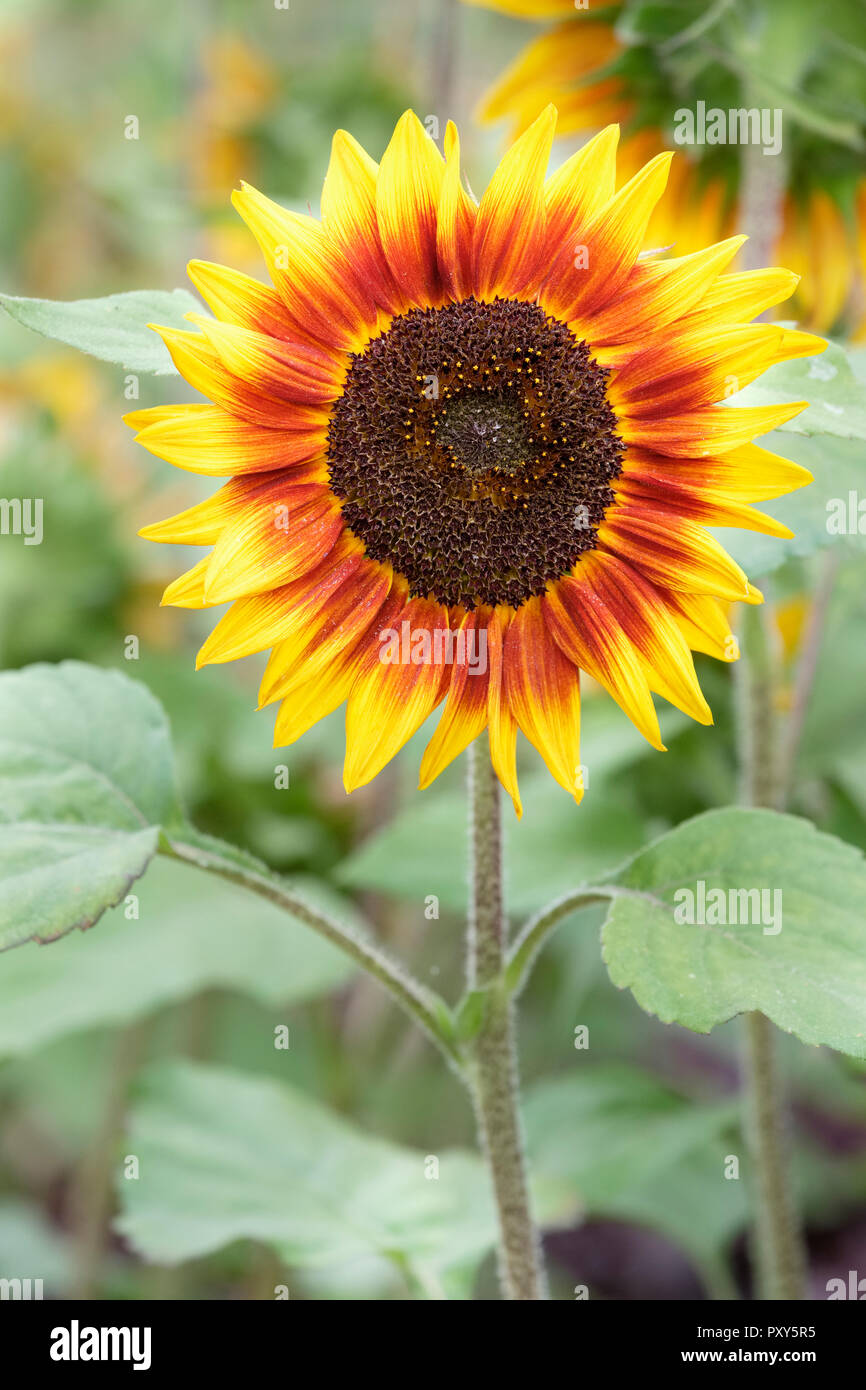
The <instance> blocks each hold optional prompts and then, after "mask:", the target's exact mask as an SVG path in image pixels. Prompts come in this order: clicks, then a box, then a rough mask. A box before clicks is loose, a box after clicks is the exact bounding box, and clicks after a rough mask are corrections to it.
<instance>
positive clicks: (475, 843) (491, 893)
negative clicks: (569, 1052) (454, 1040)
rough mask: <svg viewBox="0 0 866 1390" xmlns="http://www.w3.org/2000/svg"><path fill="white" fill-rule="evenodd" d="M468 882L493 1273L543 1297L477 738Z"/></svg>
mask: <svg viewBox="0 0 866 1390" xmlns="http://www.w3.org/2000/svg"><path fill="white" fill-rule="evenodd" d="M469 801H470V833H471V853H472V882H471V901H470V915H469V926H468V934H467V947H468V960H467V975H468V986H469V989H470V990H473V991H477V990H480V991H483V992H484V995H485V1000H484V1005H485V1006H484V1011H483V1017H482V1021H481V1025H480V1027H479V1029H478V1032H477V1034H476V1036H475V1038H474V1040H473V1047H472V1056H471V1061H470V1069H471V1088H472V1095H473V1099H474V1102H475V1113H476V1118H477V1122H478V1134H479V1139H480V1142H481V1147H482V1149H483V1151H484V1155H485V1157H486V1159H487V1163H488V1166H489V1169H490V1175H491V1179H492V1182H493V1192H494V1196H495V1200H496V1209H497V1213H498V1217H499V1233H500V1240H499V1250H498V1257H499V1277H500V1281H501V1284H502V1290H503V1293H504V1295H505V1297H506V1298H508V1299H521V1300H537V1299H544V1298H546V1297H547V1287H546V1281H545V1277H544V1269H543V1264H542V1257H541V1245H540V1241H539V1238H538V1233H537V1231H536V1228H535V1225H534V1223H533V1220H532V1214H531V1210H530V1203H529V1190H528V1186H527V1181H526V1163H525V1159H524V1154H523V1135H522V1131H521V1124H520V1114H519V1109H518V1067H517V1046H516V1038H515V1016H514V1004H513V1001H512V999H511V996H510V994H509V991H508V988H507V984H506V978H505V973H506V926H505V912H504V906H503V894H502V827H501V813H500V795H499V782H498V780H497V778H496V774H495V772H494V771H493V768H492V767H491V764H490V760H489V758H488V756H487V750H486V746H479V743H478V741H477V740H476V742H475V743H474V744H473V745H472V746H471V747H470V749H469Z"/></svg>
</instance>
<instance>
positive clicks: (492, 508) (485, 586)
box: [127, 107, 824, 811]
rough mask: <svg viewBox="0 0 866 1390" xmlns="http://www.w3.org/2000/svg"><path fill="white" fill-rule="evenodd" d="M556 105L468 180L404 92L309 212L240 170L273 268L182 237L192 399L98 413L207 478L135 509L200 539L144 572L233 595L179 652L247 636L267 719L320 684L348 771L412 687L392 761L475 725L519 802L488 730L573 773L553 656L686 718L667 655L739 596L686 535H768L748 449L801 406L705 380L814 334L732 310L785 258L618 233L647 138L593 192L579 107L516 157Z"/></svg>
mask: <svg viewBox="0 0 866 1390" xmlns="http://www.w3.org/2000/svg"><path fill="white" fill-rule="evenodd" d="M555 123H556V112H555V110H554V109H553V108H552V107H550V108H548V109H547V110H545V111H544V112H543V113H542V115H541V116H540V117H539V118H538V119H537V120H536V121H535V122H534V123H533V124H532V125H531V126H530V128H529V129H528V130H527V131H526V132H525V133H524V134H523V135H522V136H521V137H520V138H519V139H518V140H517V141H516V143H515V144H514V145H513V146H512V147H511V149H510V150H509V151H508V152H507V154H506V155H505V156H504V158H503V159H502V161H501V163H500V165H499V167H498V168H497V169H496V171H495V173H494V175H493V177H492V179H491V181H490V184H489V186H488V188H487V190H486V191H485V193H484V195H483V197H482V198H481V200H480V202H476V201H475V200H474V199H473V197H472V196H471V195H470V194H469V192H468V191H467V189H466V187H465V185H464V183H463V179H462V176H461V170H460V151H459V141H458V136H457V132H456V130H455V129H454V127H453V126H452V125H449V127H448V130H447V132H446V136H445V140H444V152H442V153H440V151H439V150H438V148H437V147H436V145H435V144H434V143H433V141H432V140H431V139H430V138H429V136H428V135H427V134H426V132H425V130H424V128H423V126H422V125H421V123H420V122H419V121H418V119H417V117H416V116H415V115H414V114H413V113H412V112H407V113H406V114H405V115H404V116H403V117H402V118H401V120H400V121H399V122H398V124H397V127H396V129H395V132H394V135H393V138H392V139H391V142H390V144H389V145H388V148H387V149H386V151H385V153H384V155H383V157H382V160H381V163H380V164H378V165H377V164H376V163H374V161H373V160H372V159H371V158H370V157H369V155H368V154H367V153H366V152H365V151H364V150H363V149H362V148H361V147H360V146H359V145H358V144H357V143H356V142H355V141H354V140H353V139H352V137H351V136H349V135H347V134H346V133H345V132H342V131H341V132H338V134H337V135H336V136H335V138H334V146H333V153H332V157H331V162H330V165H329V168H328V172H327V177H326V179H325V184H324V190H323V194H322V208H321V218H320V219H315V218H313V217H306V216H300V215H299V214H297V213H294V212H288V211H286V210H285V209H283V208H281V207H279V206H278V205H277V204H276V203H273V202H271V201H270V200H269V199H267V198H266V197H264V196H263V195H262V194H260V193H258V192H256V191H255V190H254V189H252V188H249V187H247V186H244V187H243V188H242V189H241V191H240V192H238V193H236V194H235V195H234V202H235V206H236V207H237V209H238V211H239V212H240V214H241V216H242V217H243V219H244V220H245V222H246V223H247V225H248V226H249V228H250V230H251V231H252V233H253V235H254V236H255V238H256V240H257V241H258V243H259V246H260V248H261V250H262V252H263V255H264V258H265V261H266V264H267V266H268V270H269V272H270V277H271V281H272V283H271V285H265V284H261V283H259V282H258V281H256V280H252V279H250V278H249V277H248V276H245V275H242V274H239V273H238V272H235V271H232V270H229V269H226V268H225V267H223V266H216V265H210V264H205V263H203V262H193V263H192V264H191V265H190V268H189V269H190V275H191V277H192V280H193V282H194V284H195V285H196V286H197V288H198V290H199V291H200V293H201V295H202V297H203V298H204V299H205V301H206V302H207V304H208V306H209V308H210V310H211V313H212V315H213V317H204V316H202V317H198V316H196V317H195V328H194V330H191V331H189V332H186V331H183V332H181V331H177V330H173V329H167V328H161V329H159V330H158V331H159V332H160V333H161V334H162V336H163V338H164V340H165V342H166V343H167V345H168V348H169V351H170V352H171V354H172V357H173V359H174V362H175V365H176V366H177V368H178V370H179V371H180V372H181V373H182V374H183V375H184V376H185V377H186V378H187V380H188V381H189V382H190V383H191V384H192V385H193V386H195V387H196V388H197V389H198V390H199V391H200V392H202V394H203V395H204V396H205V397H206V398H207V400H206V402H205V403H202V404H195V405H179V406H169V407H157V408H156V409H154V410H144V411H137V412H135V413H134V414H133V415H132V416H129V417H127V419H128V422H129V423H130V424H131V425H133V426H134V427H135V428H136V429H137V430H138V431H139V434H138V439H139V441H140V442H141V443H142V444H143V445H144V446H145V447H146V448H148V449H149V450H151V452H153V453H155V454H157V455H159V456H160V457H162V458H165V459H168V460H169V461H170V462H172V463H174V464H176V465H178V466H179V467H181V468H186V469H191V470H193V471H197V472H200V473H205V474H208V475H213V476H223V477H225V478H227V479H228V481H227V482H225V483H224V485H223V486H222V487H221V488H220V490H219V491H218V492H216V493H215V494H214V496H213V497H211V498H210V499H209V500H208V501H206V502H204V503H200V504H199V505H197V506H194V507H191V508H190V509H189V510H188V511H185V512H182V513H181V514H180V515H179V516H175V517H173V518H171V519H170V520H168V521H165V522H162V523H159V524H157V525H155V526H149V527H145V528H144V530H143V532H142V534H143V535H145V536H148V537H149V538H151V539H153V540H159V541H172V542H181V543H184V544H193V545H202V546H204V547H206V548H207V553H206V554H205V557H204V558H203V559H202V560H201V561H200V562H199V563H198V564H197V565H195V566H194V567H193V569H191V570H190V571H189V572H188V573H186V574H184V575H182V576H181V577H180V578H179V579H178V580H176V581H175V582H174V583H173V584H171V585H170V586H169V588H168V589H167V591H166V594H165V597H164V602H166V603H173V604H176V605H178V606H180V607H187V608H204V607H210V606H215V605H219V604H224V603H230V604H231V606H230V607H229V609H228V611H227V612H226V613H225V614H224V615H223V617H222V618H221V619H220V621H219V622H218V623H217V625H216V627H215V628H214V630H213V632H212V633H211V635H210V636H209V637H208V639H207V641H206V642H205V644H204V646H203V647H202V649H201V652H200V654H199V664H203V663H205V662H223V661H231V660H234V659H235V658H237V657H243V656H246V655H248V654H250V653H253V652H258V651H263V650H265V649H270V658H269V661H268V663H267V667H266V670H265V673H264V677H263V680H262V686H261V702H262V704H269V703H271V702H277V701H278V702H279V712H278V714H277V721H276V732H275V743H276V744H277V745H283V744H287V743H291V742H293V741H294V740H295V739H297V738H299V737H300V736H301V735H302V734H303V733H304V732H305V731H306V730H307V729H308V728H309V727H310V726H311V725H312V724H313V723H315V722H316V721H317V720H319V719H321V718H322V717H323V716H324V715H326V714H328V713H330V712H331V711H332V710H334V709H336V708H337V707H338V706H339V705H341V704H342V703H343V702H344V701H345V702H347V710H346V733H347V750H346V763H345V783H346V787H347V790H352V789H353V788H355V787H357V786H360V785H362V784H363V783H365V782H367V781H369V780H370V779H371V778H372V777H374V776H375V775H376V773H378V772H379V771H380V770H381V768H382V767H383V766H384V765H385V764H386V763H387V762H388V760H389V759H390V758H392V757H393V756H394V754H395V753H396V752H397V751H398V750H399V749H400V748H401V747H402V746H403V744H405V743H406V741H407V740H408V739H409V738H410V737H411V736H412V735H413V734H414V733H415V732H416V730H417V729H418V728H419V727H420V725H421V724H422V723H423V722H424V721H425V719H426V718H427V717H428V716H429V715H430V714H431V713H432V712H433V711H434V710H435V709H436V708H437V706H439V705H440V704H443V703H444V709H443V712H442V716H441V719H440V721H439V724H438V726H437V728H436V731H435V733H434V734H433V736H432V738H431V740H430V743H429V745H428V747H427V750H426V752H425V754H424V757H423V760H422V764H421V785H422V786H426V785H427V784H428V783H429V782H430V781H432V780H433V778H434V777H436V776H437V775H438V773H439V772H441V771H442V769H443V768H444V767H445V766H446V765H447V764H448V763H449V762H451V760H452V759H453V758H455V757H456V756H457V754H459V753H460V752H461V751H463V749H465V748H466V746H467V745H468V744H469V743H470V742H471V741H472V740H473V739H474V738H476V737H477V736H478V735H479V734H480V733H481V732H482V731H483V730H484V729H485V728H486V729H488V731H489V740H490V750H491V755H492V758H493V763H494V766H495V768H496V770H497V773H498V775H499V777H500V780H501V781H502V783H503V784H504V786H505V787H506V788H507V790H508V791H509V792H510V794H511V795H512V797H513V799H514V802H515V806H516V807H517V808H518V811H519V804H520V803H519V793H518V788H517V777H516V770H515V762H516V758H515V749H516V739H517V731H518V729H520V730H521V731H522V732H523V733H524V734H525V736H526V737H527V738H528V739H529V740H530V742H531V743H533V744H534V746H535V747H536V748H537V750H538V751H539V753H540V754H541V756H542V757H543V758H544V760H545V762H546V763H547V766H548V767H549V769H550V771H551V773H552V774H553V776H554V777H555V778H556V780H557V781H558V782H560V783H561V784H562V785H563V786H564V787H566V788H567V789H568V791H570V792H571V793H572V795H574V796H575V798H576V799H578V800H579V799H580V797H581V795H582V791H583V778H582V774H581V762H580V752H579V728H580V672H581V671H583V672H585V673H587V674H588V675H589V676H590V677H592V678H593V679H594V680H595V681H597V682H598V683H599V684H601V685H602V686H604V687H605V688H606V689H607V690H608V691H609V692H610V694H611V695H612V696H613V697H614V698H615V699H616V700H617V701H618V702H619V703H620V705H621V706H622V707H623V709H624V710H625V711H626V713H627V714H628V715H629V716H630V717H631V719H632V720H633V721H634V723H635V724H636V725H637V727H638V728H639V729H640V730H641V732H642V733H643V734H644V735H645V736H646V737H647V739H648V740H649V741H650V742H651V743H652V744H653V745H654V746H656V747H661V746H662V745H661V742H660V738H659V728H658V720H657V717H656V712H655V708H654V704H653V698H652V693H653V692H656V693H658V694H660V695H661V696H662V697H663V698H665V699H667V700H669V701H671V702H672V703H673V704H675V705H676V706H678V707H679V708H680V709H683V710H685V711H686V712H687V713H688V714H690V715H691V716H693V717H694V718H695V719H698V720H700V721H701V722H703V723H709V722H711V715H710V711H709V709H708V707H707V705H706V702H705V700H704V698H703V696H702V695H701V692H700V689H699V687H698V683H697V679H696V676H695V670H694V664H693V660H692V651H701V652H707V653H710V654H712V655H714V656H716V657H719V658H720V659H722V660H726V661H729V660H732V659H733V658H734V657H735V656H736V643H735V641H734V639H733V636H732V634H731V632H730V629H729V627H728V623H727V621H726V618H725V605H726V604H728V603H730V602H731V601H736V600H742V601H744V602H747V603H755V602H759V601H760V595H759V594H758V593H757V591H756V590H755V589H754V588H752V586H751V585H750V584H749V582H748V579H747V578H746V576H745V575H744V574H743V572H742V571H741V570H740V568H739V567H738V566H737V565H736V564H735V563H734V562H733V560H731V559H730V558H729V556H728V555H727V554H726V553H725V551H724V550H723V549H722V548H721V546H720V545H719V543H718V542H717V541H716V540H715V539H714V538H713V537H712V536H711V535H710V534H709V532H708V531H707V530H706V529H705V528H706V527H712V526H742V527H748V528H750V529H753V530H758V531H764V532H766V533H768V534H772V535H787V534H788V532H787V531H786V529H785V528H784V527H783V526H781V525H780V524H779V523H777V522H776V521H774V520H772V519H771V518H770V517H767V516H764V515H763V514H762V513H760V512H758V511H755V510H754V509H753V508H752V507H751V505H750V504H751V503H753V502H756V501H760V500H762V499H765V498H769V497H774V496H778V495H779V494H781V493H783V492H787V491H790V490H791V489H793V488H796V487H799V486H801V485H802V484H803V483H804V482H808V481H809V474H808V473H806V471H805V470H804V469H801V468H799V467H798V466H797V465H796V464H793V463H789V462H788V461H786V460H784V459H780V458H778V457H776V456H775V455H773V454H769V453H767V452H765V451H764V450H762V449H760V448H758V447H757V446H755V445H754V444H752V443H751V440H752V438H753V437H754V436H755V435H760V434H763V433H764V432H765V431H767V430H769V429H772V428H774V427H775V426H777V425H779V424H781V423H783V422H784V421H785V420H787V419H789V418H790V417H791V416H792V415H794V414H796V413H797V411H798V410H799V409H801V408H802V407H801V406H800V405H795V406H791V405H785V406H771V407H751V408H749V407H737V406H736V404H733V403H731V401H730V400H729V399H728V398H729V397H730V396H731V394H732V392H735V391H736V390H738V389H739V388H740V387H742V386H745V385H746V384H747V383H748V382H750V381H752V380H753V379H754V378H755V377H756V376H757V375H758V374H759V373H760V372H762V371H763V370H764V368H765V367H767V366H769V365H770V364H771V363H773V362H776V361H779V360H781V359H783V358H786V357H794V356H801V355H804V354H807V353H812V352H815V351H818V350H820V348H821V347H823V346H824V344H823V342H822V340H820V339H816V338H812V337H811V336H809V335H807V334H803V333H798V332H796V331H794V330H790V329H786V328H781V327H777V326H775V325H774V324H769V323H758V324H751V323H750V320H751V319H752V318H753V317H754V316H755V315H756V314H758V313H760V312H762V311H763V310H765V309H766V308H767V307H768V306H769V305H772V304H775V303H777V302H778V301H779V300H781V299H784V298H786V297H787V296H788V295H789V294H790V293H791V291H792V289H793V287H794V285H795V283H796V276H794V275H792V274H791V273H789V272H787V271H784V270H779V269H771V270H766V271H758V272H754V271H753V272H748V273H745V274H737V273H726V270H727V266H728V265H729V263H730V261H731V260H732V259H733V257H734V255H735V253H736V251H737V249H738V247H739V246H740V244H741V242H742V240H743V238H741V237H733V238H730V239H728V240H726V241H723V242H720V243H718V244H716V245H712V246H709V247H708V248H706V249H703V250H700V251H696V252H694V253H693V254H691V255H687V256H680V257H677V258H675V259H664V258H662V257H660V256H657V255H651V256H646V255H642V254H641V247H642V245H643V244H644V238H645V234H646V228H647V225H648V223H649V220H650V218H651V216H652V215H653V212H654V210H655V208H656V205H657V203H658V202H659V199H660V198H661V196H662V193H663V191H664V188H665V183H666V180H667V175H668V167H669V164H670V158H671V156H670V155H668V154H661V155H658V156H656V157H655V158H653V159H651V160H650V161H649V163H648V164H646V165H645V166H644V167H642V168H641V169H639V170H638V172H637V173H635V174H634V175H633V177H631V178H630V179H629V180H628V181H627V182H626V183H625V184H624V185H623V186H622V187H620V188H619V189H618V190H617V187H616V164H615V158H616V145H617V138H618V130H617V128H616V127H609V128H607V129H605V130H603V131H602V132H601V134H600V135H598V136H597V137H596V138H595V139H594V140H592V141H591V142H590V143H589V144H588V145H586V146H584V148H583V149H581V150H580V151H578V153H577V154H575V155H573V156H572V157H571V158H570V159H569V160H568V161H567V162H566V163H565V164H564V165H563V166H562V167H561V168H560V169H558V170H557V171H556V172H555V173H553V174H552V175H551V176H549V177H548V176H547V173H546V170H547V163H548V158H549V154H550V148H551V142H552V140H553V135H554V127H555Z"/></svg>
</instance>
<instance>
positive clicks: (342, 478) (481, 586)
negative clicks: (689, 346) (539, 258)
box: [327, 299, 624, 607]
mask: <svg viewBox="0 0 866 1390" xmlns="http://www.w3.org/2000/svg"><path fill="white" fill-rule="evenodd" d="M606 379H607V373H606V371H605V370H604V368H602V367H600V366H599V365H598V364H597V363H596V362H595V361H594V360H593V358H592V357H591V355H590V353H589V350H588V348H587V346H586V343H584V342H581V341H579V340H578V339H577V338H576V337H575V336H574V334H573V333H572V332H571V331H570V330H569V328H568V327H567V326H566V325H565V324H564V323H561V322H559V321H558V320H556V319H553V318H550V317H549V315H547V314H545V312H544V310H543V309H541V308H539V306H538V305H537V304H529V303H524V302H523V301H521V300H495V301H494V302H493V303H491V304H483V303H480V302H479V301H477V300H475V299H467V300H463V301H462V302H461V303H458V304H449V305H447V306H446V307H444V308H441V309H411V310H410V311H409V312H408V313H406V314H402V315H400V316H399V317H397V318H395V319H393V320H392V322H391V324H390V326H389V327H388V328H387V330H386V331H385V332H383V333H382V334H380V336H379V337H377V338H374V339H373V340H372V341H371V342H370V343H369V344H368V346H367V347H366V348H365V350H364V351H363V352H362V353H356V354H354V355H353V357H352V359H351V365H350V368H349V371H348V374H347V377H346V381H345V385H344V389H343V394H342V395H341V396H340V397H339V399H338V400H337V402H336V403H335V405H334V407H333V409H332V413H331V420H330V426H329V431H328V451H327V452H328V473H329V478H330V485H331V488H332V490H333V492H334V493H335V494H336V496H337V497H338V498H339V499H340V502H341V504H342V511H343V516H344V518H345V521H346V524H347V525H348V526H349V527H350V529H351V530H352V531H353V532H354V534H355V535H356V536H358V538H359V539H360V540H361V541H363V543H364V546H365V548H366V551H367V554H368V555H369V556H370V557H371V558H372V559H375V560H380V561H383V562H384V561H390V562H391V564H392V565H393V566H394V568H395V570H397V571H398V572H399V573H400V574H402V575H403V576H404V577H405V579H406V580H407V581H408V583H409V586H410V591H411V593H412V594H413V595H422V596H431V597H434V598H436V599H438V600H439V601H440V602H441V603H445V604H449V605H450V604H463V605H465V606H466V607H474V606H476V605H477V604H479V603H488V604H497V603H510V604H512V605H514V606H515V607H516V606H518V605H519V604H520V603H522V602H523V601H524V600H525V599H527V598H529V597H530V596H531V595H532V594H539V593H542V592H543V591H544V589H545V587H546V585H547V584H548V583H549V581H550V580H552V579H557V578H559V577H560V576H561V575H563V574H566V573H567V572H568V571H569V570H570V569H571V568H572V566H573V565H574V563H575V561H576V560H577V559H578V557H579V556H580V555H582V554H583V553H584V552H585V551H587V550H591V549H593V548H594V546H595V544H596V535H597V531H598V526H599V524H600V522H601V520H602V517H603V516H604V513H605V510H606V509H607V508H608V507H609V506H610V505H611V503H612V502H613V491H612V488H611V483H612V481H613V480H614V479H615V478H617V477H618V475H619V473H620V471H621V469H622V459H623V454H624V445H623V443H622V441H621V439H620V438H619V436H618V435H617V432H616V417H615V415H614V412H613V410H612V408H611V406H610V403H609V401H608V399H607V395H606V392H605V382H606Z"/></svg>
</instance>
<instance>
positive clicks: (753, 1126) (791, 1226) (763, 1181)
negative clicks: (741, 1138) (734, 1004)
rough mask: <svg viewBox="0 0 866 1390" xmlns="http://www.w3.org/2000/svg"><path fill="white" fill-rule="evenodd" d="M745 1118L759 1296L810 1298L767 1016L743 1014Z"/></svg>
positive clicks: (772, 1032) (774, 1046)
mask: <svg viewBox="0 0 866 1390" xmlns="http://www.w3.org/2000/svg"><path fill="white" fill-rule="evenodd" d="M744 1028H745V1036H746V1062H745V1066H744V1085H743V1100H744V1115H745V1130H746V1138H747V1141H748V1143H749V1145H750V1148H751V1151H752V1162H753V1164H754V1169H755V1187H756V1191H755V1194H754V1195H755V1229H754V1232H753V1242H752V1245H753V1260H754V1263H755V1283H756V1287H757V1292H758V1297H759V1298H763V1299H777V1298H780V1299H788V1300H794V1301H796V1300H799V1299H802V1298H804V1297H805V1278H806V1258H805V1249H804V1245H803V1239H802V1234H801V1231H800V1223H799V1217H798V1213H797V1209H796V1204H795V1202H794V1196H793V1192H792V1190H791V1182H790V1176H789V1171H788V1138H787V1133H786V1130H787V1125H786V1123H785V1120H786V1116H785V1111H784V1107H783V1089H782V1083H781V1079H780V1077H779V1073H778V1067H777V1063H776V1039H775V1028H774V1027H773V1024H772V1023H771V1022H770V1020H769V1019H768V1018H766V1017H765V1016H764V1014H762V1013H748V1014H746V1015H745V1016H744Z"/></svg>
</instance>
